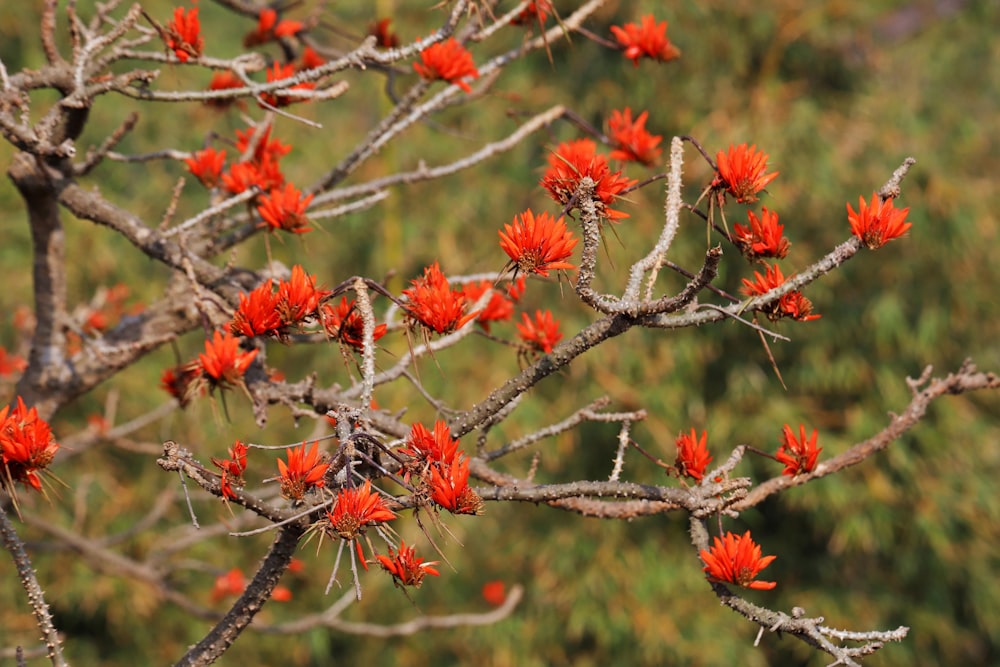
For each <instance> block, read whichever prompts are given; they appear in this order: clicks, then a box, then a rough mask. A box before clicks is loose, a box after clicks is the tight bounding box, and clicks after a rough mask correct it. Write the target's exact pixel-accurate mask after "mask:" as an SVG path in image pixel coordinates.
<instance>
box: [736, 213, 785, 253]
mask: <svg viewBox="0 0 1000 667" xmlns="http://www.w3.org/2000/svg"><path fill="white" fill-rule="evenodd" d="M747 219H748V220H749V222H750V226H749V227H744V226H743V225H741V224H739V223H736V224H735V225H733V243H735V244H736V246H737V247H738V248H739V249H740V252H741V253H743V256H744V257H746V258H747V259H749V260H750V261H754V260H756V259H758V258H761V257H775V258H778V259H781V258H782V257H784V256H785V255H787V254H788V247H789V246H790V245H791V244H790V243H789V242H788V239H786V238H785V237H784V236H783V232H784V229H785V226H784V225H779V224H778V214H777V213H775V212H774V211H769V210H767V207H766V206H765V207H763V208H761V217H760V218H758V217H757V216H756V215H754V213H753V211H747Z"/></svg>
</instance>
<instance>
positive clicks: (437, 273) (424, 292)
mask: <svg viewBox="0 0 1000 667" xmlns="http://www.w3.org/2000/svg"><path fill="white" fill-rule="evenodd" d="M410 284H411V285H412V287H411V288H410V289H405V290H403V296H405V297H406V299H407V304H406V306H405V308H406V312H407V313H408V314H409V316H410V317H411V318H413V319H414V320H416V321H417V322H420V323H421V324H423V325H424V326H425V327H427V328H428V329H430V330H432V331H435V332H437V333H439V334H440V333H451V332H452V331H455V330H456V329H461V328H462V327H463V326H465V324H466V323H467V322H469V321H470V320H472V319H474V318H475V317H476V316H477V315H478V314H479V313H478V311H477V312H472V313H466V312H465V308H466V305H467V303H468V299H467V298H466V296H465V294H464V293H463V292H461V291H460V290H453V289H451V287H450V286H449V284H448V279H447V278H445V277H444V274H443V273H441V267H440V266H438V263H437V262H434V263H433V264H431V265H430V266H428V267H427V268H426V269H424V275H423V276H421V277H419V278H414V279H413V280H411V281H410Z"/></svg>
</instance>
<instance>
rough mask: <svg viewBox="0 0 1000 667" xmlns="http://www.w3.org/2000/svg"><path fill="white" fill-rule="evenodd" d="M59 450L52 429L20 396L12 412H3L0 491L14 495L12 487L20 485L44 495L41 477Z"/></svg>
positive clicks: (0, 417)
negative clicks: (14, 484)
mask: <svg viewBox="0 0 1000 667" xmlns="http://www.w3.org/2000/svg"><path fill="white" fill-rule="evenodd" d="M58 450H59V443H57V442H56V441H55V440H54V439H53V438H52V428H51V427H50V426H49V425H48V423H47V422H46V421H45V420H44V419H41V418H40V417H39V416H38V410H37V409H36V408H35V407H32V408H31V409H28V407H27V406H26V405H25V404H24V399H22V398H21V397H20V396H18V397H17V405H16V406H15V407H14V409H13V410H11V409H10V406H7V405H5V406H4V407H3V408H0V489H3V490H4V491H6V492H7V493H8V494H12V493H13V492H14V489H13V488H12V487H11V486H10V485H11V484H13V483H14V482H21V484H23V485H25V486H27V487H30V488H32V489H34V490H36V491H41V490H42V481H41V478H40V477H39V476H38V473H39V472H40V471H42V470H44V469H45V468H47V467H48V465H49V464H50V463H52V459H53V457H55V455H56V452H57V451H58Z"/></svg>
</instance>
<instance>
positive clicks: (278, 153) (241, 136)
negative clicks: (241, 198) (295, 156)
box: [236, 125, 292, 185]
mask: <svg viewBox="0 0 1000 667" xmlns="http://www.w3.org/2000/svg"><path fill="white" fill-rule="evenodd" d="M271 127H272V126H271V125H268V126H267V127H266V128H264V130H263V132H262V133H261V134H260V136H259V137H258V136H257V133H258V128H256V127H248V128H247V129H246V130H243V131H241V130H236V150H237V151H239V152H240V155H244V154H245V153H246V152H247V150H248V149H249V148H250V144H251V143H253V155H251V156H247V157H249V159H250V160H252V161H253V162H255V163H257V164H261V163H264V162H266V161H267V160H269V159H270V160H273V161H274V162H278V160H280V159H281V158H283V157H285V156H286V155H288V153H290V152H291V150H292V147H291V145H290V144H283V143H281V142H280V141H278V140H277V139H272V138H271ZM279 185H280V183H279Z"/></svg>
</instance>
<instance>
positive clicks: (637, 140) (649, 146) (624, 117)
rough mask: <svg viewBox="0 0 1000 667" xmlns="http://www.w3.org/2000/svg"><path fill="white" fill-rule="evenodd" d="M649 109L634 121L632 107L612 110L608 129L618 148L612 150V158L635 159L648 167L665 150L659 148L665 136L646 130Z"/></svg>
mask: <svg viewBox="0 0 1000 667" xmlns="http://www.w3.org/2000/svg"><path fill="white" fill-rule="evenodd" d="M648 116H649V112H648V111H643V112H642V113H641V114H639V116H638V117H637V118H636V119H635V120H634V121H633V120H632V109H630V108H629V107H625V110H624V111H617V110H616V111H612V112H611V118H610V119H609V120H608V129H609V130H610V134H611V141H613V142H614V143H615V145H616V146H617V148H616V149H615V150H613V151H611V159H612V160H635V161H636V162H641V163H642V164H644V165H646V166H647V167H651V166H652V165H653V163H654V162H656V158H658V157H659V156H660V153H662V152H663V149H662V148H659V145H660V142H661V141H663V137H661V136H660V135H658V134H650V133H649V132H648V131H647V130H646V118H647V117H648Z"/></svg>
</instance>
